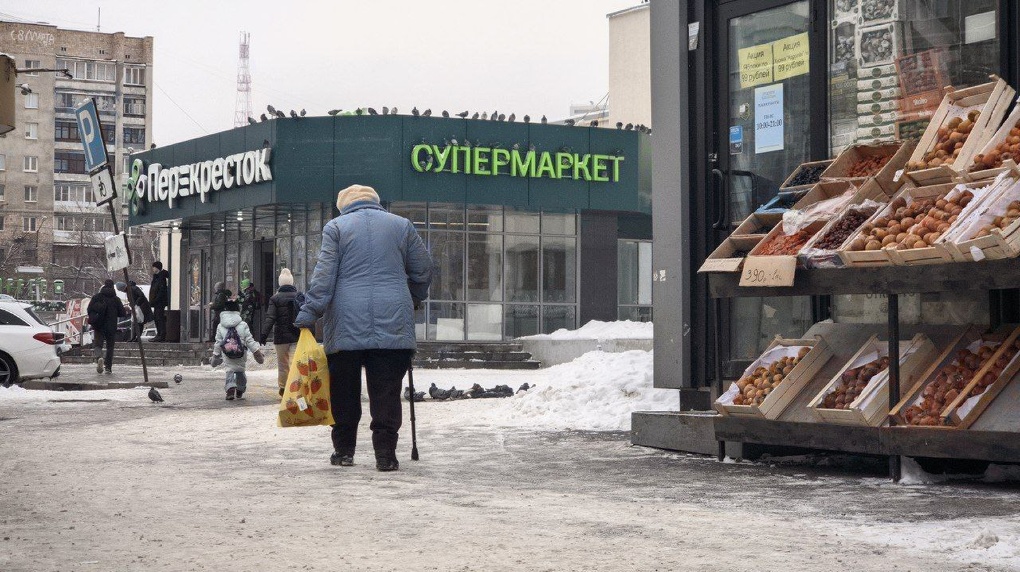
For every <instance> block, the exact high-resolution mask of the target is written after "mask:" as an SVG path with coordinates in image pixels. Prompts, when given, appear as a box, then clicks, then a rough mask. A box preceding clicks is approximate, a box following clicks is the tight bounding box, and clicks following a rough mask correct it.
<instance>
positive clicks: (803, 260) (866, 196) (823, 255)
mask: <svg viewBox="0 0 1020 572" xmlns="http://www.w3.org/2000/svg"><path fill="white" fill-rule="evenodd" d="M888 200H889V197H888V196H887V195H886V194H885V191H883V190H882V187H881V185H879V184H878V182H877V181H876V180H875V179H873V178H872V179H868V181H867V182H866V183H864V186H862V187H861V188H860V189H858V191H857V193H856V194H855V195H854V196H853V198H851V199H850V201H849V202H848V203H847V205H846V206H844V207H843V209H842V210H840V212H839V213H837V214H836V216H834V217H832V218H830V219H829V222H828V223H826V225H825V226H824V227H822V229H821V230H819V231H818V232H817V233H815V235H814V236H812V237H811V240H809V241H808V242H807V244H805V245H804V248H801V249H800V252H799V253H798V258H799V263H800V264H801V265H802V266H804V267H806V268H831V267H837V266H843V259H842V258H841V257H840V255H839V251H840V250H841V249H842V248H843V246H844V245H845V244H846V242H847V241H846V240H844V241H843V243H842V244H840V246H839V247H838V248H835V249H832V250H816V243H818V242H819V241H821V240H822V239H823V238H825V236H826V235H828V234H829V231H831V230H832V229H833V227H835V226H836V224H837V223H838V222H839V221H840V220H841V219H842V218H843V217H844V216H845V215H846V214H847V212H848V211H850V210H851V209H855V208H858V207H859V206H860V205H861V204H862V203H864V202H865V201H873V202H876V203H885V202H886V201H888ZM880 208H881V206H879V207H876V209H880ZM870 218H871V217H868V219H870ZM868 219H865V222H867V220H868ZM861 224H864V223H861ZM855 234H856V232H853V233H850V237H848V238H847V240H850V239H851V238H853V236H854V235H855Z"/></svg>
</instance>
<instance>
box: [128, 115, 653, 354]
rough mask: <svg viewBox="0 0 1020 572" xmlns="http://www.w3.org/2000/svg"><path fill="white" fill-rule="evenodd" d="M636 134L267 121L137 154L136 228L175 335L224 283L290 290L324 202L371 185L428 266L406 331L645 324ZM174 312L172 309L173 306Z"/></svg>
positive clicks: (523, 331)
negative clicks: (170, 301)
mask: <svg viewBox="0 0 1020 572" xmlns="http://www.w3.org/2000/svg"><path fill="white" fill-rule="evenodd" d="M647 139H648V138H647V136H645V135H642V134H638V133H636V132H628V131H621V130H608V129H595V128H579V127H564V126H552V125H535V124H524V123H506V122H493V121H477V120H461V119H451V118H432V117H412V116H369V115H363V116H357V115H351V116H336V117H306V118H295V119H274V120H271V121H267V122H263V123H258V124H255V125H249V126H247V127H242V128H237V129H233V130H230V131H226V132H223V133H217V134H213V135H209V136H206V137H202V138H198V139H194V140H190V141H185V142H181V143H177V144H174V145H170V146H167V147H161V148H156V149H152V150H149V151H146V152H144V153H140V154H137V155H134V156H133V157H132V173H131V179H130V181H129V183H128V185H127V187H128V188H129V189H132V190H133V192H134V198H133V199H132V201H131V202H132V213H131V224H132V225H148V226H156V227H160V228H162V229H163V230H164V234H165V240H164V243H165V245H166V246H165V247H164V254H165V256H166V257H167V258H168V259H169V260H170V262H171V269H172V270H171V271H172V272H173V276H175V277H176V278H177V280H178V285H179V289H178V290H177V294H178V295H177V299H178V300H179V303H178V304H177V306H178V307H179V310H180V324H181V339H182V340H200V339H204V338H205V337H206V336H207V335H208V331H209V327H210V324H209V323H208V315H207V314H208V313H207V312H206V311H205V310H204V308H205V305H206V304H208V302H209V301H210V300H211V299H212V291H211V290H212V288H213V285H214V284H215V283H216V282H219V281H223V282H224V283H226V284H227V287H228V288H229V289H231V290H232V291H234V292H236V291H237V289H238V284H239V283H240V282H241V280H243V279H245V278H247V279H250V280H252V282H253V283H254V284H255V286H256V288H257V289H258V290H260V291H261V292H264V293H267V292H272V291H274V290H275V286H276V284H275V280H276V275H277V274H278V272H279V269H280V268H282V267H288V268H290V269H291V271H292V272H293V274H294V277H295V282H296V285H297V287H298V288H299V289H303V288H305V287H306V286H307V283H308V280H310V278H311V275H312V272H313V270H314V267H315V259H316V256H317V255H318V252H319V247H320V244H321V230H322V227H323V225H324V224H325V223H326V222H328V221H329V220H330V219H331V218H332V217H333V216H335V215H336V212H335V207H334V203H335V200H336V192H337V191H338V190H339V189H342V188H344V187H346V186H348V185H351V184H365V185H369V186H372V187H374V188H375V189H376V190H377V191H378V192H379V195H380V197H381V199H382V201H383V204H384V206H386V207H387V208H388V209H389V210H390V211H391V212H394V213H397V214H400V215H401V216H404V217H406V218H408V219H409V220H411V221H412V222H414V224H415V227H416V228H417V229H418V232H419V233H420V234H421V236H422V238H423V239H424V240H425V241H426V244H427V245H428V247H429V250H430V253H431V254H432V258H433V261H434V265H435V266H434V278H433V284H432V290H431V296H430V299H429V300H428V303H427V304H426V306H425V310H424V311H423V312H419V313H418V314H417V319H418V328H417V330H418V337H419V339H422V340H437V341H448V342H457V341H498V340H503V339H507V338H513V337H517V336H521V335H529V334H535V333H541V332H550V331H553V330H555V329H558V328H563V327H566V328H573V327H576V326H578V325H580V324H583V323H584V322H587V321H588V320H591V319H602V320H612V319H616V318H617V317H618V316H620V315H627V316H635V317H642V316H643V317H645V318H646V319H648V318H650V316H651V300H650V293H651V289H650V273H645V274H643V275H640V274H639V273H640V272H641V270H642V269H643V268H648V267H649V265H650V250H649V248H648V247H647V246H642V245H647V244H648V243H649V242H650V241H651V238H652V236H651V191H650V187H651V181H650V174H651V173H650V163H649V161H650V153H649V149H648V141H647ZM173 309H176V308H173Z"/></svg>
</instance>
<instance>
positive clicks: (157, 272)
mask: <svg viewBox="0 0 1020 572" xmlns="http://www.w3.org/2000/svg"><path fill="white" fill-rule="evenodd" d="M149 305H150V306H152V319H153V321H154V322H156V337H155V338H153V339H152V341H154V342H165V341H166V309H167V306H169V305H170V273H169V272H167V271H166V270H163V263H162V262H160V261H158V260H157V261H155V262H153V263H152V284H151V285H150V286H149Z"/></svg>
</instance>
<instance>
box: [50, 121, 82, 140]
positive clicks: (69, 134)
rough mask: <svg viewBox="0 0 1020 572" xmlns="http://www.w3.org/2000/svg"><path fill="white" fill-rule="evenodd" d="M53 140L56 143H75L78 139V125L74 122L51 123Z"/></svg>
mask: <svg viewBox="0 0 1020 572" xmlns="http://www.w3.org/2000/svg"><path fill="white" fill-rule="evenodd" d="M53 138H54V139H56V140H57V141H68V142H71V143H76V142H78V141H80V139H79V138H78V124H77V123H75V122H74V121H61V120H59V119H58V120H57V121H55V122H54V123H53Z"/></svg>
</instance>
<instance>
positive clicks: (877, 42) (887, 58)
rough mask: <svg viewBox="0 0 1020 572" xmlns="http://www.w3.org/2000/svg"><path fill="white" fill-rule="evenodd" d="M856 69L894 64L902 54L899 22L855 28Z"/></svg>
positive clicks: (901, 34)
mask: <svg viewBox="0 0 1020 572" xmlns="http://www.w3.org/2000/svg"><path fill="white" fill-rule="evenodd" d="M856 49H857V52H856V55H857V67H858V68H867V67H871V66H879V65H887V64H892V63H895V61H896V58H897V57H899V56H900V54H902V53H903V31H902V29H901V28H900V23H899V22H889V23H887V24H881V25H877V26H869V27H863V26H861V27H858V28H857V46H856Z"/></svg>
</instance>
